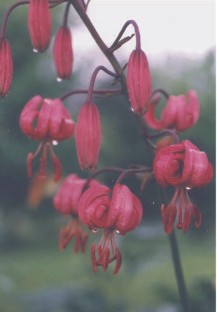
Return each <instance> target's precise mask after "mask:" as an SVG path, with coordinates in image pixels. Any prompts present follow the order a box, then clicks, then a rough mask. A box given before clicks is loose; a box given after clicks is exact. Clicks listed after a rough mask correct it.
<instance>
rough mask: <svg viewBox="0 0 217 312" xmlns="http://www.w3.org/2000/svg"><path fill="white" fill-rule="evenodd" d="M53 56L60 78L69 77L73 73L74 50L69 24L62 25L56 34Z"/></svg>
mask: <svg viewBox="0 0 217 312" xmlns="http://www.w3.org/2000/svg"><path fill="white" fill-rule="evenodd" d="M53 57H54V63H55V67H56V72H57V76H58V78H60V79H69V78H70V76H71V73H72V63H73V52H72V38H71V31H70V29H69V27H67V26H62V27H61V28H60V29H59V31H58V32H57V34H56V37H55V41H54V46H53Z"/></svg>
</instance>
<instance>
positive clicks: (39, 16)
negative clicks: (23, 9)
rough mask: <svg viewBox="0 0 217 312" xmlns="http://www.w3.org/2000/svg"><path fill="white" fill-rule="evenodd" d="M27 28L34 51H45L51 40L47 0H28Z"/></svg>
mask: <svg viewBox="0 0 217 312" xmlns="http://www.w3.org/2000/svg"><path fill="white" fill-rule="evenodd" d="M28 28H29V34H30V39H31V42H32V45H33V47H34V50H35V51H37V52H43V51H45V50H46V49H47V47H48V45H49V43H50V38H51V13H50V8H49V2H48V0H30V2H29V11H28Z"/></svg>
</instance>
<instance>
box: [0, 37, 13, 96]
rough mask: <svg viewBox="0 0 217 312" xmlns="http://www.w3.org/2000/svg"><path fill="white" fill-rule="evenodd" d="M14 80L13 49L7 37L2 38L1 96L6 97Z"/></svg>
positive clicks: (0, 59) (0, 64)
mask: <svg viewBox="0 0 217 312" xmlns="http://www.w3.org/2000/svg"><path fill="white" fill-rule="evenodd" d="M12 79H13V59H12V53H11V48H10V44H9V42H8V40H7V39H6V38H5V37H2V38H0V96H1V97H4V96H6V95H7V93H8V91H9V90H10V87H11V83H12Z"/></svg>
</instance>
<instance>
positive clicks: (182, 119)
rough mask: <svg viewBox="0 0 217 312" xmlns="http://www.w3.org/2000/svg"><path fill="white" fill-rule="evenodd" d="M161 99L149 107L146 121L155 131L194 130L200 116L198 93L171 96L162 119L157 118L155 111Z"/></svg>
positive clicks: (145, 117) (145, 116) (190, 92)
mask: <svg viewBox="0 0 217 312" xmlns="http://www.w3.org/2000/svg"><path fill="white" fill-rule="evenodd" d="M158 103H159V98H157V100H156V101H155V100H153V102H152V103H151V104H150V105H149V108H148V111H147V112H146V114H145V115H144V119H145V121H146V123H147V124H148V126H149V127H150V128H152V129H154V130H161V129H166V128H174V129H176V130H177V131H180V132H182V131H185V130H187V129H189V128H192V127H193V126H194V125H195V124H196V122H197V121H198V118H199V115H200V104H199V101H198V97H197V93H196V92H195V91H194V90H190V91H188V93H187V94H186V95H178V96H173V95H171V96H169V98H168V100H167V103H166V106H165V107H164V108H163V110H162V112H161V116H160V119H157V118H156V116H155V109H156V106H157V104H158Z"/></svg>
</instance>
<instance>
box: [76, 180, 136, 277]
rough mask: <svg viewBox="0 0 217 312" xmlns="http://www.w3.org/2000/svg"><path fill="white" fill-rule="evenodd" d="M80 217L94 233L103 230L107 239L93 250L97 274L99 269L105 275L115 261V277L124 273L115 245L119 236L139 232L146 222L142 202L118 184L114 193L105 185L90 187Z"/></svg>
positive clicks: (92, 248)
mask: <svg viewBox="0 0 217 312" xmlns="http://www.w3.org/2000/svg"><path fill="white" fill-rule="evenodd" d="M78 213H79V217H80V219H81V221H82V222H83V223H85V224H87V225H88V226H89V227H90V229H91V230H92V231H93V232H96V231H97V230H98V229H99V228H103V229H104V232H103V236H102V238H101V240H100V242H99V243H98V245H96V244H92V246H91V261H92V265H93V270H94V272H96V271H97V267H98V266H102V267H103V269H104V271H106V270H107V268H108V265H109V264H110V263H111V262H113V261H115V268H114V272H113V274H117V273H118V272H119V270H120V267H121V263H122V257H121V253H120V250H119V249H118V247H117V245H116V241H115V233H117V234H121V235H124V234H126V232H129V231H132V230H133V229H135V228H136V227H137V226H138V224H139V223H140V221H141V218H142V204H141V202H140V200H139V199H138V198H137V197H136V196H135V195H134V194H133V193H132V192H131V191H130V190H129V188H128V187H127V186H125V185H120V184H116V185H115V186H114V189H113V191H111V190H110V189H109V188H108V187H106V186H104V185H98V186H93V187H90V188H89V189H88V190H87V191H85V192H84V194H83V195H82V197H81V199H80V201H79V205H78Z"/></svg>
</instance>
